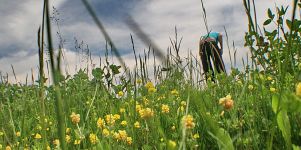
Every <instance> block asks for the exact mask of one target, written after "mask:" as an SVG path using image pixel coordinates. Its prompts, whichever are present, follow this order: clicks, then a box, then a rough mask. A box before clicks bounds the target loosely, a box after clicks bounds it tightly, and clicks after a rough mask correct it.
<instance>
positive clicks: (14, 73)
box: [10, 65, 18, 83]
mask: <svg viewBox="0 0 301 150" xmlns="http://www.w3.org/2000/svg"><path fill="white" fill-rule="evenodd" d="M10 66H11V69H12V71H13V75H14V77H15V81H16V83H18V80H17V76H16V72H15V69H14V66H13V65H10Z"/></svg>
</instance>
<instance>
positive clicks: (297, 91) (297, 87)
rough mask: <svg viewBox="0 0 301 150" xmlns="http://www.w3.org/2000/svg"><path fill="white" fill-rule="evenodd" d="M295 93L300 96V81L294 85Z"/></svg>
mask: <svg viewBox="0 0 301 150" xmlns="http://www.w3.org/2000/svg"><path fill="white" fill-rule="evenodd" d="M296 95H297V96H300V97H301V82H299V83H298V84H297V86H296Z"/></svg>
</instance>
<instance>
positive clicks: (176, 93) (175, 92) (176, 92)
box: [170, 89, 179, 96]
mask: <svg viewBox="0 0 301 150" xmlns="http://www.w3.org/2000/svg"><path fill="white" fill-rule="evenodd" d="M170 93H171V95H175V96H177V95H179V92H178V91H177V90H176V89H174V90H172V91H171V92H170Z"/></svg>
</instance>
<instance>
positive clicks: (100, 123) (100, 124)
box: [97, 118, 106, 128]
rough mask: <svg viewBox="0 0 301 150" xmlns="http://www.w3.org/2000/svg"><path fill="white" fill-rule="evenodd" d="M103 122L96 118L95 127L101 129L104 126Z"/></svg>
mask: <svg viewBox="0 0 301 150" xmlns="http://www.w3.org/2000/svg"><path fill="white" fill-rule="evenodd" d="M105 124H106V123H105V121H104V119H102V118H98V119H97V127H98V128H103V127H104V126H105Z"/></svg>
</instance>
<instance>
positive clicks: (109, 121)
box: [105, 114, 115, 125]
mask: <svg viewBox="0 0 301 150" xmlns="http://www.w3.org/2000/svg"><path fill="white" fill-rule="evenodd" d="M105 119H106V122H107V124H108V125H114V124H115V119H114V117H113V115H112V114H109V115H106V116H105Z"/></svg>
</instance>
